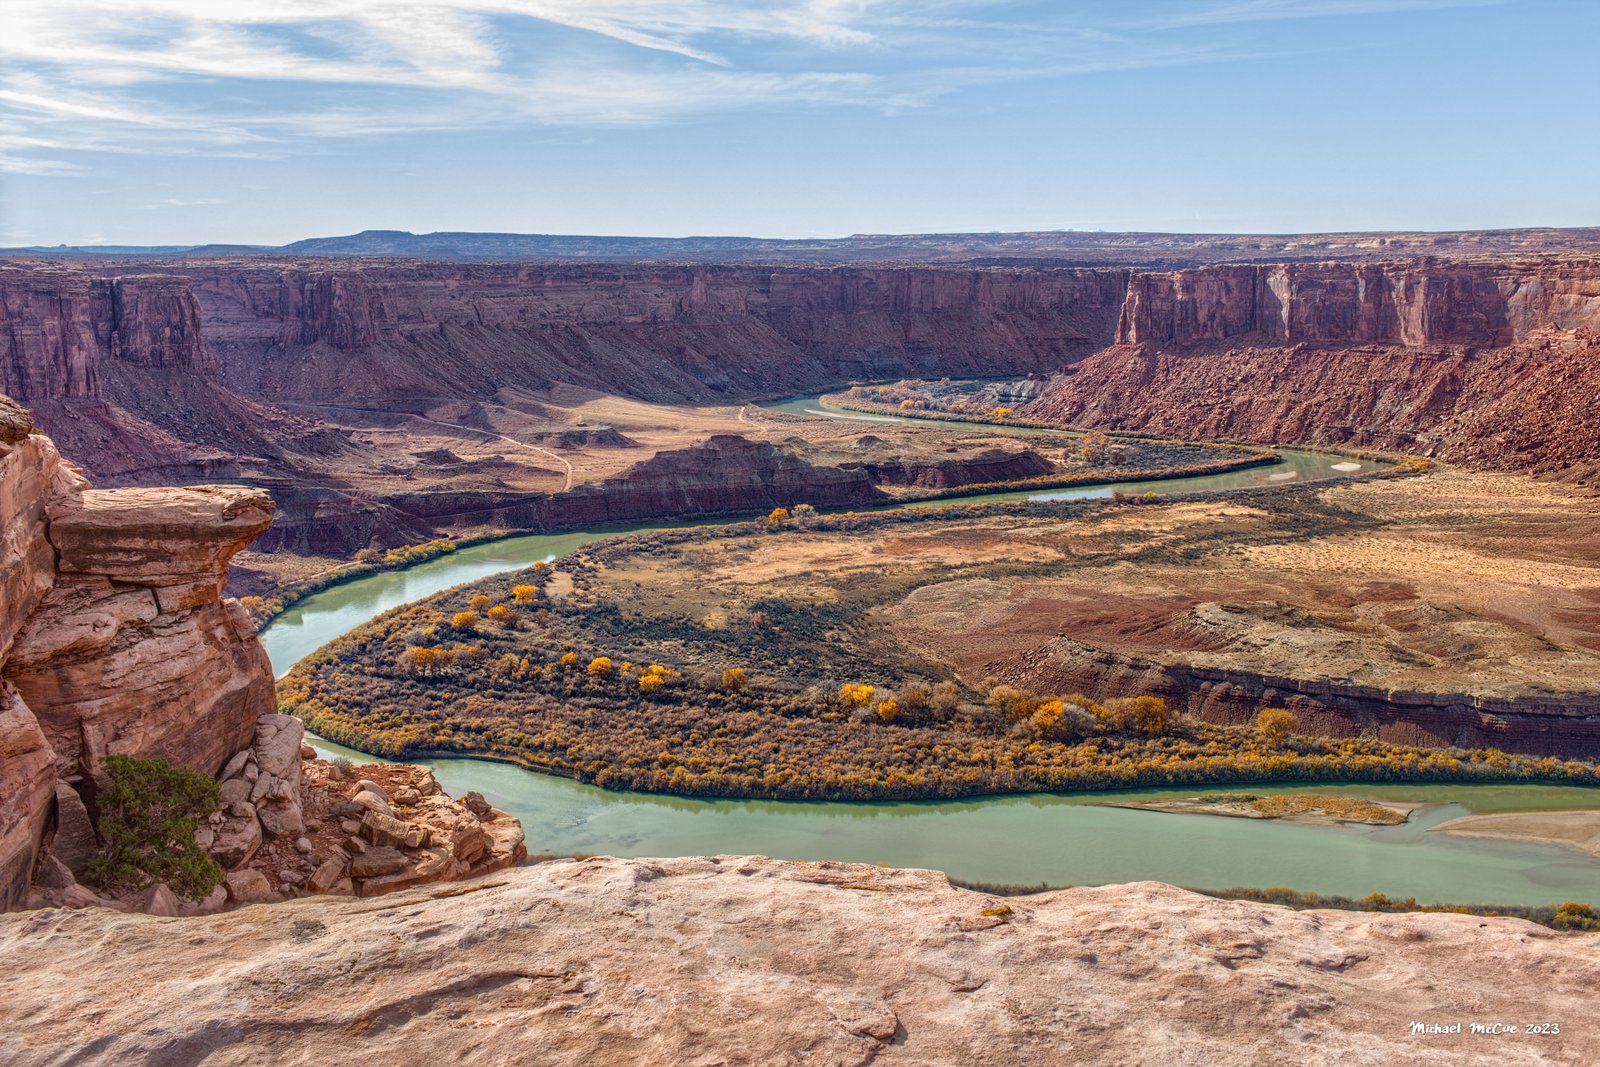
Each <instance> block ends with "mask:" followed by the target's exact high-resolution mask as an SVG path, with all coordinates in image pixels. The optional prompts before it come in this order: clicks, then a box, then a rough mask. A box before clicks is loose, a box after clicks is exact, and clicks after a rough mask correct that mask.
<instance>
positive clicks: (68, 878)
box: [33, 852, 78, 889]
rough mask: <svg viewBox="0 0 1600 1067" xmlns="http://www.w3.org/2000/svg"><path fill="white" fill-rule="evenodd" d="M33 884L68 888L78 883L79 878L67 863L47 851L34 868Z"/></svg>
mask: <svg viewBox="0 0 1600 1067" xmlns="http://www.w3.org/2000/svg"><path fill="white" fill-rule="evenodd" d="M33 884H34V885H35V886H37V887H38V888H40V889H67V888H69V887H71V886H75V885H77V884H78V880H77V879H76V878H74V877H73V876H72V871H71V870H69V869H68V868H67V865H66V864H65V863H62V862H61V861H60V860H58V859H56V858H55V857H54V856H53V855H51V854H50V853H48V852H45V853H43V854H42V855H40V857H39V862H38V864H37V865H36V866H35V867H34V868H33Z"/></svg>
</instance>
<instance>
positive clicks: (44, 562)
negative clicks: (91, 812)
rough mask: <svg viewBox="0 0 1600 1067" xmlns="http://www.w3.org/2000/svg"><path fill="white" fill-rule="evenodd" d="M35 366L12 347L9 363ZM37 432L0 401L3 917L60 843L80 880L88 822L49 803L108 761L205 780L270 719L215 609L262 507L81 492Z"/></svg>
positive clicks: (255, 680)
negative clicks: (163, 765) (40, 859)
mask: <svg viewBox="0 0 1600 1067" xmlns="http://www.w3.org/2000/svg"><path fill="white" fill-rule="evenodd" d="M4 291H6V290H5V289H4V286H3V285H0V292H4ZM90 295H92V294H90ZM86 299H87V297H86ZM107 299H111V300H117V299H124V300H126V301H131V302H133V303H135V304H136V303H137V302H138V301H139V300H142V299H144V297H142V296H138V295H136V294H134V293H132V292H131V291H130V292H126V293H124V295H123V296H122V297H117V296H114V295H111V296H107ZM152 299H154V298H152ZM162 299H165V298H162ZM158 302H159V301H158ZM126 306H132V305H131V304H128V305H126ZM76 313H77V312H76V311H73V310H71V309H69V310H68V311H66V312H64V314H69V315H71V314H76ZM118 314H122V313H121V312H118ZM129 314H132V312H129ZM117 321H118V322H131V321H133V320H125V319H118V320H117ZM128 329H129V330H131V331H132V332H131V333H128V334H127V338H126V340H125V341H124V342H118V343H125V344H126V345H128V346H131V349H130V350H133V351H139V352H144V353H145V354H146V355H147V356H148V357H149V358H150V359H153V360H169V361H170V360H181V359H184V358H188V357H187V356H184V354H183V350H182V343H183V336H184V335H182V334H181V331H180V333H179V335H166V334H159V331H157V332H156V333H152V332H151V331H150V330H146V329H144V328H142V327H141V328H140V329H134V328H133V327H132V326H129V327H128ZM152 329H153V328H152ZM158 334H159V336H158ZM12 336H13V340H12V343H13V345H14V346H15V345H16V344H19V343H20V342H18V341H17V340H16V338H17V336H19V335H16V334H13V335H12ZM119 336H120V335H119ZM108 343H109V342H108ZM31 351H32V349H26V350H20V349H17V348H15V347H14V348H13V350H12V353H11V356H12V358H13V363H15V361H16V360H17V359H22V358H23V357H26V356H28V353H29V352H31ZM13 370H15V367H13ZM8 373H10V372H8ZM28 373H29V374H33V371H32V370H30V371H28ZM30 428H31V422H30V421H29V419H28V417H27V413H26V412H25V411H23V410H22V409H21V408H20V407H19V406H18V405H16V404H15V403H14V402H12V401H11V400H10V399H9V398H6V397H0V593H3V596H0V908H9V907H14V906H16V905H17V904H19V903H20V902H21V901H22V900H23V898H24V896H25V893H26V886H27V882H28V877H29V872H30V871H31V869H32V867H33V865H34V861H35V858H36V857H37V855H38V852H39V848H40V844H41V842H42V840H43V838H44V835H45V834H46V833H47V832H49V830H50V828H51V827H52V826H54V827H55V830H54V832H55V834H56V836H57V837H59V838H60V840H61V841H62V844H63V852H64V853H66V854H65V855H61V856H58V857H57V858H58V859H62V860H64V861H65V862H66V863H67V865H68V866H69V867H71V868H72V869H74V870H79V869H81V867H82V865H83V861H84V856H83V855H82V854H83V853H84V852H85V851H86V850H88V849H92V847H93V835H92V831H88V828H87V827H86V826H85V825H83V824H84V823H85V822H86V820H87V813H86V812H85V811H84V810H83V807H82V805H81V804H78V805H71V804H69V803H63V804H62V805H58V804H57V803H56V800H55V798H56V796H57V795H63V796H65V794H60V790H63V789H65V790H67V791H68V793H74V792H75V790H74V785H71V784H68V783H75V784H76V787H77V789H81V790H83V791H85V792H89V793H92V792H93V789H94V785H95V776H96V775H97V774H98V773H99V771H100V768H101V765H102V762H103V760H104V758H105V756H106V755H107V754H109V753H112V752H120V753H125V754H128V755H133V756H141V757H156V758H160V759H164V760H167V761H168V762H171V763H174V764H178V765H181V766H185V767H189V768H190V769H193V770H199V771H203V772H205V773H208V774H214V773H215V772H216V771H217V770H218V769H219V768H220V767H221V765H222V762H223V761H224V760H225V759H226V758H227V757H228V756H230V755H232V753H233V752H234V751H235V750H236V749H238V748H239V747H240V745H241V744H243V743H244V742H246V741H248V740H249V739H250V737H251V736H252V735H253V733H254V731H255V729H256V720H257V719H258V717H260V716H261V715H262V714H263V713H265V712H269V711H271V710H272V707H273V687H272V672H271V667H270V665H269V664H268V663H267V659H266V656H265V654H264V653H263V652H262V650H261V646H260V645H259V644H258V643H257V641H256V639H255V631H254V627H253V626H251V624H250V622H249V620H248V618H247V617H246V616H245V614H244V612H243V611H242V609H240V608H239V606H238V605H237V604H236V603H234V602H233V601H224V600H221V599H219V593H220V591H221V589H222V586H223V584H224V582H225V581H226V578H227V565H228V559H229V558H230V557H231V556H232V555H233V554H234V553H235V552H237V551H238V550H239V549H241V548H243V547H244V546H245V545H246V544H248V543H249V541H250V540H251V538H253V537H254V536H255V535H256V534H258V533H260V532H261V530H263V529H265V528H266V525H267V523H268V522H269V521H270V520H271V513H272V501H271V499H270V498H269V497H267V495H266V494H265V493H262V492H260V491H259V490H249V489H242V488H238V487H225V486H203V487H197V488H193V489H172V490H137V489H135V490H103V491H97V490H91V489H89V488H88V487H87V484H86V483H85V482H84V480H83V478H82V477H81V476H79V475H78V474H77V472H76V470H75V469H74V468H72V467H70V466H68V465H67V464H65V463H64V462H62V460H61V457H60V456H59V455H58V454H57V452H56V450H55V446H54V445H53V444H52V443H51V441H50V439H49V438H47V437H43V436H39V435H35V434H31V433H30V432H29V430H30ZM296 743H297V744H298V738H296ZM58 779H63V780H64V781H62V782H58ZM58 806H59V807H60V808H61V811H60V813H59V814H58V813H57V811H56V809H57V808H58ZM86 831H87V832H86ZM86 837H87V840H85V838H86Z"/></svg>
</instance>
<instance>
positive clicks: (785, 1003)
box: [0, 856, 1600, 1067]
mask: <svg viewBox="0 0 1600 1067" xmlns="http://www.w3.org/2000/svg"><path fill="white" fill-rule="evenodd" d="M1594 942H1595V937H1594V935H1583V934H1557V933H1554V932H1553V931H1550V930H1546V929H1543V928H1541V927H1536V926H1534V925H1532V924H1530V923H1527V922H1523V921H1521V920H1516V919H1485V918H1480V917H1477V916H1472V915H1448V914H1435V915H1364V914H1354V913H1348V912H1332V911H1306V912H1295V911H1290V910H1288V909H1286V908H1280V907H1272V906H1267V905H1260V904H1249V903H1239V902H1230V901H1222V900H1215V899H1211V898H1207V897H1202V896H1198V895H1196V894H1193V893H1189V892H1185V891H1183V890H1179V889H1174V888H1172V887H1171V886H1166V885H1161V884H1158V883H1153V882H1144V883H1136V884H1133V885H1125V886H1106V887H1102V888H1090V889H1069V890H1064V891H1059V892H1053V893H1045V894H1040V895H1034V896H1023V897H1010V898H999V897H995V896H991V895H988V894H984V893H975V892H970V891H967V890H962V889H956V888H953V887H952V886H951V885H950V884H949V882H948V881H946V879H945V877H944V876H943V875H940V874H937V873H933V872H929V871H908V870H887V869H883V868H879V867H871V866H855V865H847V864H837V863H784V862H779V861H775V860H769V859H762V858H745V857H731V856H724V857H715V858H699V859H669V860H619V859H587V860H563V861H555V862H549V863H544V864H540V865H538V866H536V867H529V868H523V869H520V870H515V871H508V872H505V873H503V874H500V875H496V876H494V877H493V878H491V879H489V880H487V881H481V882H478V883H476V884H473V885H469V886H464V887H462V888H461V889H454V890H449V891H442V892H441V891H425V890H413V891H410V892H407V893H404V894H400V895H397V896H395V897H392V898H390V899H388V900H386V901H385V906H384V907H383V908H381V909H375V908H373V907H371V906H370V905H365V904H363V903H361V902H333V901H328V900H321V901H296V902H291V903H287V904H282V905H277V906H275V907H273V908H270V909H264V908H254V909H249V910H247V911H244V912H238V913H233V914H228V915H218V916H210V917H204V918H197V919H181V920H177V919H153V918H149V917H146V916H136V915H121V914H117V913H113V912H105V911H93V912H76V913H66V912H40V913H34V914H31V915H27V916H7V917H4V918H0V955H3V956H4V958H5V959H6V960H7V961H8V963H9V964H10V966H8V967H6V968H4V969H0V1020H4V1021H5V1022H6V1023H7V1024H8V1025H3V1026H0V1058H4V1059H6V1060H7V1062H10V1063H15V1064H18V1065H19V1067H25V1065H33V1064H39V1065H43V1064H53V1063H61V1062H73V1063H84V1064H108V1065H109V1064H117V1065H119V1067H120V1065H125V1064H149V1065H155V1064H167V1063H174V1062H201V1061H204V1062H207V1063H219V1064H235V1063H237V1064H249V1063H268V1062H270V1063H274V1064H284V1065H294V1064H323V1063H329V1062H337V1061H341V1060H344V1059H348V1058H349V1057H350V1055H351V1050H352V1048H355V1047H357V1046H356V1045H355V1044H353V1043H354V1042H358V1043H359V1055H360V1058H362V1059H363V1060H365V1061H368V1062H374V1063H384V1064H394V1065H410V1064H417V1065H429V1064H437V1063H441V1062H456V1061H470V1062H473V1063H481V1064H511V1063H527V1062H539V1063H544V1064H572V1065H579V1064H582V1065H586V1067H587V1065H591V1064H612V1063H617V1064H621V1063H627V1064H672V1065H679V1064H711V1063H727V1064H777V1063H828V1064H866V1063H882V1064H895V1063H904V1064H935V1063H937V1064H956V1063H962V1064H966V1063H972V1064H989V1063H992V1064H1013V1063H1038V1064H1069V1063H1127V1064H1177V1063H1181V1064H1207V1065H1232V1064H1264V1063H1298V1064H1347V1063H1372V1064H1378V1063H1382V1064H1393V1065H1403V1064H1417V1065H1421V1064H1428V1065H1438V1064H1461V1065H1465V1064H1473V1065H1477V1064H1482V1065H1485V1067H1488V1065H1494V1067H1500V1065H1504V1064H1511V1063H1526V1064H1535V1063H1572V1064H1576V1063H1591V1062H1595V1060H1596V1059H1597V1058H1600V1041H1597V1039H1596V1036H1595V1034H1594V1031H1593V1028H1592V1027H1590V1026H1588V1025H1586V1022H1585V1020H1587V1019H1588V1018H1589V1017H1590V1015H1591V1014H1592V1007H1593V989H1594V986H1595V983H1596V981H1600V965H1597V963H1596V956H1595V952H1594V948H1595V945H1594ZM107 945H115V946H116V951H115V952H112V953H108V952H107V951H106V946H107ZM86 984H87V985H89V986H90V987H92V988H93V989H94V990H95V1010H94V1011H93V1012H85V1011H84V1010H83V1008H82V1002H81V994H82V991H83V989H84V988H85V985H86ZM1414 1021H1415V1022H1421V1023H1424V1024H1429V1025H1433V1026H1441V1027H1446V1028H1449V1027H1453V1026H1454V1025H1455V1024H1458V1023H1459V1024H1463V1025H1462V1026H1461V1031H1462V1032H1459V1033H1457V1032H1450V1030H1448V1029H1447V1030H1446V1031H1445V1032H1443V1033H1430V1032H1426V1031H1424V1032H1421V1033H1417V1032H1414V1031H1413V1030H1412V1027H1411V1024H1412V1023H1413V1022H1414ZM1507 1021H1515V1022H1516V1023H1517V1024H1518V1026H1519V1031H1518V1032H1517V1033H1515V1034H1512V1033H1509V1032H1506V1031H1504V1030H1503V1028H1502V1032H1500V1033H1499V1034H1492V1033H1491V1034H1487V1035H1486V1034H1472V1033H1470V1032H1467V1030H1468V1028H1467V1026H1466V1025H1465V1024H1467V1023H1473V1022H1478V1023H1502V1024H1503V1023H1505V1022H1507ZM1529 1023H1540V1024H1552V1023H1553V1024H1555V1028H1554V1029H1552V1028H1550V1027H1549V1026H1548V1025H1547V1026H1546V1028H1545V1030H1544V1031H1543V1032H1531V1031H1530V1032H1526V1033H1525V1032H1522V1031H1521V1029H1520V1027H1521V1026H1523V1025H1526V1024H1529Z"/></svg>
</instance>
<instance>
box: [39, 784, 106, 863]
mask: <svg viewBox="0 0 1600 1067" xmlns="http://www.w3.org/2000/svg"><path fill="white" fill-rule="evenodd" d="M50 851H51V852H53V853H55V857H56V859H58V860H60V861H61V862H62V863H65V864H66V865H67V869H68V870H70V871H72V873H73V875H74V876H76V877H78V878H82V877H83V872H84V871H86V870H88V868H89V863H90V861H91V860H93V859H94V858H95V856H96V855H97V854H99V851H100V842H99V840H98V839H97V838H96V837H95V833H94V825H93V824H92V823H91V822H90V821H89V809H88V808H87V807H85V806H84V803H83V798H82V797H81V796H79V795H78V791H77V790H76V789H74V788H72V786H71V785H69V784H68V783H66V782H63V781H60V780H57V782H56V836H55V839H54V840H52V841H51V843H50Z"/></svg>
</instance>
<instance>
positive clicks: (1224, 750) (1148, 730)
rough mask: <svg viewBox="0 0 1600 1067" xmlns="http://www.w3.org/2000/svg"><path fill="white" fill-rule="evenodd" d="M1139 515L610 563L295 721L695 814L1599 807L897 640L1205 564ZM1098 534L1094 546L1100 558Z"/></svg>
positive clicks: (438, 635) (586, 557)
mask: <svg viewBox="0 0 1600 1067" xmlns="http://www.w3.org/2000/svg"><path fill="white" fill-rule="evenodd" d="M1247 499H1248V501H1249V504H1250V506H1251V508H1252V509H1253V511H1254V512H1262V511H1270V512H1272V513H1273V514H1275V515H1276V516H1278V518H1279V519H1280V520H1281V521H1280V523H1279V524H1278V526H1277V527H1275V528H1274V529H1273V531H1272V532H1271V534H1270V536H1271V537H1277V538H1282V537H1292V536H1295V535H1296V532H1297V531H1299V532H1301V533H1303V532H1304V530H1302V529H1301V528H1302V527H1304V528H1306V529H1309V528H1311V527H1328V526H1334V527H1339V526H1341V525H1342V527H1343V528H1344V529H1346V530H1347V531H1349V532H1360V529H1361V526H1362V523H1363V522H1365V521H1368V520H1367V519H1365V518H1364V517H1363V516H1362V515H1359V514H1355V513H1347V512H1340V511H1339V510H1338V509H1335V508H1330V507H1327V506H1325V505H1321V504H1319V501H1318V498H1317V496H1316V495H1315V493H1314V492H1312V491H1308V490H1289V489H1282V490H1264V491H1257V492H1255V493H1252V494H1248V495H1247ZM1130 507H1131V508H1133V509H1134V510H1135V511H1138V512H1144V511H1146V510H1147V508H1146V506H1144V505H1137V504H1135V503H1123V504H1117V503H1106V502H1098V501H1096V502H1077V503H1071V504H1061V503H1056V504H1045V505H985V506H967V507H952V508H942V509H922V510H916V511H901V512H879V513H847V514H842V515H833V516H823V515H820V514H818V513H816V512H815V511H814V510H812V509H810V508H807V507H805V506H800V507H797V508H795V509H792V510H785V509H779V510H777V511H775V512H773V514H772V515H770V516H768V517H766V518H765V519H764V520H761V521H757V522H749V523H742V524H733V525H729V526H724V527H716V528H710V529H706V528H702V529H694V530H678V531H659V532H655V533H650V534H642V535H636V536H631V537H626V538H619V539H616V540H612V541H606V542H601V543H596V544H592V545H590V546H587V547H586V548H585V549H583V550H581V551H579V552H578V553H576V554H574V555H573V556H570V557H567V558H564V559H562V560H561V561H559V563H558V564H557V565H555V566H551V565H549V564H542V563H541V564H535V565H534V566H533V567H531V568H527V569H524V570H521V571H515V572H511V573H507V574H502V575H496V576H494V577H491V578H487V579H484V580H482V581H478V582H475V583H471V584H469V585H465V586H462V587H458V588H456V589H453V590H449V591H446V592H444V593H441V594H438V595H435V596H433V597H430V598H427V599H425V600H422V601H419V602H417V603H415V604H411V605H407V606H404V607H401V608H398V609H396V610H394V611H391V612H389V613H388V614H386V615H383V616H380V617H378V618H377V619H375V620H373V621H372V622H370V623H368V624H366V625H364V626H362V627H359V628H357V629H356V630H354V631H352V632H351V633H349V634H347V635H346V636H344V637H343V638H341V639H339V640H337V641H335V642H333V643H332V644H330V645H329V646H327V647H325V648H324V649H323V650H321V651H319V652H318V653H316V654H315V655H313V656H311V657H309V658H308V659H306V660H305V661H303V662H302V663H301V664H299V665H298V666H297V667H296V668H295V669H294V670H293V671H292V672H290V674H289V675H288V676H287V677H286V678H285V679H284V680H283V682H282V683H281V684H280V688H279V694H280V700H281V701H282V704H283V706H284V709H285V710H288V711H292V712H293V713H295V714H297V715H299V716H301V717H302V718H303V719H304V720H305V721H306V722H307V724H308V726H310V727H311V728H312V729H314V730H315V731H317V732H318V733H320V734H322V735H323V736H325V737H327V738H329V739H331V740H333V741H337V742H340V743H343V744H349V745H353V746H355V747H359V748H362V749H365V750H368V751H372V752H376V753H379V754H381V755H384V756H389V757H395V758H401V757H415V756H418V755H422V754H425V753H461V754H472V755H483V756H489V757H496V758H503V759H508V760H512V761H515V762H517V763H520V764H523V765H525V766H529V767H532V768H535V769H539V770H545V771H549V772H553V773H559V774H565V775H570V776H572V777H575V778H578V779H580V780H584V781H588V782H593V783H595V784H598V785H601V786H605V787H609V788H617V789H633V790H644V791H655V792H668V793H678V794H685V795H703V796H737V797H773V798H797V799H798V798H808V799H890V798H934V797H956V796H969V795H978V794H986V793H1003V792H1024V791H1039V790H1082V789H1109V788H1129V787H1142V786H1152V785H1168V784H1220V783H1246V782H1263V781H1308V782H1309V781H1329V780H1344V781H1372V782H1396V781H1547V782H1561V783H1567V784H1584V785H1596V784H1600V777H1597V773H1596V768H1595V766H1594V765H1593V764H1592V763H1588V762H1584V761H1578V760H1562V759H1559V758H1554V757H1550V758H1542V759H1541V758H1527V757H1518V756H1511V755H1507V754H1506V753H1503V752H1499V751H1496V750H1491V749H1429V748H1421V747H1413V746H1405V745H1398V744H1391V743H1386V742H1383V741H1379V740H1376V739H1372V738H1366V737H1359V738H1341V739H1330V738H1320V737H1313V736H1307V735H1305V734H1304V733H1301V732H1298V724H1297V723H1296V722H1295V720H1294V718H1293V716H1290V715H1288V714H1286V713H1284V712H1282V711H1281V710H1280V709H1262V714H1261V715H1260V716H1259V717H1258V719H1257V721H1256V722H1255V723H1252V724H1250V725H1245V726H1233V727H1224V726H1218V725H1213V724H1208V723H1204V722H1200V721H1197V720H1194V719H1191V718H1189V717H1187V716H1183V715H1177V714H1174V713H1172V711H1171V710H1170V709H1169V708H1168V707H1167V705H1166V703H1165V702H1163V701H1162V700H1160V699H1158V698H1156V697H1151V696H1142V695H1140V694H1137V693H1129V694H1125V695H1123V696H1120V697H1117V698H1113V699H1103V700H1091V699H1089V698H1087V697H1084V696H1082V695H1081V694H1072V693H1061V694H1058V693H1048V692H1032V691H1028V690H1027V689H1025V688H1023V687H1018V686H1013V685H1007V684H1004V681H1003V680H996V679H980V680H978V681H976V682H967V681H964V680H963V679H962V678H961V677H958V676H957V674H956V672H955V671H953V670H952V669H951V668H950V667H949V666H948V664H946V663H945V662H944V661H942V660H941V659H939V658H938V657H936V656H934V655H931V654H929V653H928V652H927V651H926V650H925V649H922V648H920V647H919V646H917V645H916V644H915V643H914V642H912V641H909V640H907V639H906V638H905V637H904V636H903V634H902V632H901V630H900V629H899V628H898V627H897V623H898V622H899V621H900V620H899V618H898V617H899V616H900V615H901V614H902V613H903V612H904V611H905V610H906V606H905V600H906V598H907V596H908V595H909V594H911V593H912V592H914V591H915V590H917V589H919V588H922V587H924V586H926V585H928V584H930V583H932V582H938V581H947V580H951V579H961V580H972V579H999V578H1004V577H1016V576H1018V575H1038V574H1050V573H1054V572H1056V571H1058V570H1060V569H1062V568H1069V567H1074V566H1081V565H1083V564H1084V563H1085V562H1086V561H1093V560H1096V559H1101V558H1116V559H1129V558H1133V559H1151V560H1154V559H1156V558H1167V557H1173V556H1179V557H1182V556H1185V555H1189V556H1193V555H1194V553H1195V552H1196V551H1197V549H1196V544H1195V541H1194V540H1193V539H1188V540H1185V539H1182V538H1176V539H1175V538H1170V537H1169V538H1164V539H1163V538H1151V537H1149V536H1148V534H1147V532H1143V531H1138V530H1131V529H1120V530H1119V524H1120V523H1122V522H1123V520H1122V519H1121V518H1119V516H1121V515H1124V514H1128V513H1129V512H1128V509H1129V508H1130ZM1148 510H1149V511H1151V512H1155V511H1158V510H1160V507H1159V506H1157V507H1156V508H1148ZM1084 519H1095V520H1098V521H1099V522H1100V526H1099V527H1096V529H1098V530H1099V531H1100V532H1099V533H1098V534H1096V535H1094V536H1089V535H1087V534H1086V532H1085V530H1086V527H1085V525H1084V522H1083V520H1084ZM1235 534H1236V531H1235V532H1233V533H1230V532H1229V531H1228V530H1226V529H1207V530H1203V531H1202V533H1201V535H1200V537H1199V539H1200V541H1201V542H1205V543H1211V542H1217V541H1221V540H1231V539H1232V538H1233V537H1234V536H1235ZM1263 536H1267V535H1263Z"/></svg>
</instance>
